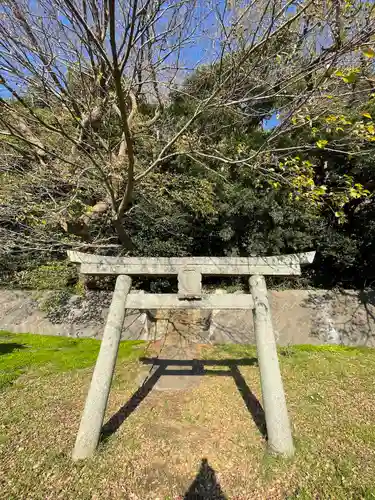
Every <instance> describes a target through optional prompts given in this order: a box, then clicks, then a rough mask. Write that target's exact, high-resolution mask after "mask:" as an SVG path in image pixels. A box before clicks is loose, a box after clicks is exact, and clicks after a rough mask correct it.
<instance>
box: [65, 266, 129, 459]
mask: <svg viewBox="0 0 375 500" xmlns="http://www.w3.org/2000/svg"><path fill="white" fill-rule="evenodd" d="M131 283H132V280H131V278H130V277H129V276H119V277H118V278H117V280H116V286H115V290H114V292H113V297H112V302H111V306H110V308H109V312H108V317H107V321H106V325H105V328H104V333H103V339H102V341H101V344H100V350H99V354H98V358H97V360H96V364H95V368H94V372H93V375H92V379H91V384H90V388H89V392H88V394H87V399H86V402H85V408H84V410H83V414H82V419H81V423H80V426H79V430H78V434H77V439H76V443H75V446H74V450H73V459H74V460H80V459H84V458H88V457H91V456H92V455H93V453H94V452H95V449H96V447H97V445H98V442H99V436H100V430H101V428H102V425H103V418H104V414H105V410H106V407H107V401H108V396H109V391H110V389H111V383H112V377H113V372H114V369H115V365H116V359H117V352H118V346H119V343H120V340H121V332H122V326H123V323H124V319H125V303H126V296H127V294H128V293H129V290H130V287H131Z"/></svg>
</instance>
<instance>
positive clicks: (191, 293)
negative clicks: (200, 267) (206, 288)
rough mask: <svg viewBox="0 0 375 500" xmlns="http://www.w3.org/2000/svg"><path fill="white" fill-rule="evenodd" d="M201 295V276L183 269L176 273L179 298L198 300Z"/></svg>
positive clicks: (191, 270)
mask: <svg viewBox="0 0 375 500" xmlns="http://www.w3.org/2000/svg"><path fill="white" fill-rule="evenodd" d="M201 294H202V275H201V273H200V272H198V271H196V270H195V269H184V270H183V271H180V272H179V273H178V296H179V298H198V297H200V296H201Z"/></svg>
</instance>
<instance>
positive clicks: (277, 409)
mask: <svg viewBox="0 0 375 500" xmlns="http://www.w3.org/2000/svg"><path fill="white" fill-rule="evenodd" d="M249 284H250V290H251V294H252V296H253V299H254V310H253V317H254V329H255V339H256V346H257V358H258V364H259V372H260V383H261V387H262V400H263V407H264V413H265V417H266V424H267V436H268V442H267V446H268V448H269V450H270V451H271V452H272V453H277V454H281V455H286V456H292V455H293V454H294V446H293V439H292V432H291V428H290V422H289V416H288V410H287V406H286V400H285V393H284V387H283V382H282V379H281V373H280V368H279V360H278V357H277V350H276V340H275V336H274V334H273V327H272V316H271V307H270V304H269V302H268V293H267V287H266V281H265V279H264V276H251V277H250V279H249Z"/></svg>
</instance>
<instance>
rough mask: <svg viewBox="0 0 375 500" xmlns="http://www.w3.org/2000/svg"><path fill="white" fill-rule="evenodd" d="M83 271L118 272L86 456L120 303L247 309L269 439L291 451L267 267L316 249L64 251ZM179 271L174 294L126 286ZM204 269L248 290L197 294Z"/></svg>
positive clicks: (84, 441)
mask: <svg viewBox="0 0 375 500" xmlns="http://www.w3.org/2000/svg"><path fill="white" fill-rule="evenodd" d="M68 257H69V259H70V261H71V262H75V263H77V264H80V272H81V273H82V274H86V275H87V274H89V275H95V274H96V275H98V274H99V275H100V274H101V275H117V279H116V286H115V290H114V293H113V298H112V302H111V306H110V309H109V313H108V318H107V322H106V325H105V329H104V334H103V338H102V342H101V346H100V351H99V354H98V358H97V361H96V365H95V369H94V372H93V375H92V380H91V384H90V388H89V391H88V395H87V399H86V403H85V408H84V410H83V415H82V419H81V423H80V427H79V430H78V434H77V439H76V443H75V447H74V451H73V459H74V460H78V459H84V458H88V457H90V456H92V455H93V454H94V452H95V449H96V447H97V445H98V442H99V438H100V432H101V428H102V425H103V419H104V414H105V410H106V406H107V401H108V396H109V391H110V387H111V382H112V376H113V372H114V369H115V364H116V358H117V352H118V347H119V343H120V338H121V330H122V326H123V322H124V319H125V311H126V309H252V310H253V319H254V330H255V338H256V347H257V357H258V365H259V371H260V381H261V388H262V400H263V407H264V412H265V419H266V426H267V435H268V447H269V450H270V451H271V452H273V453H277V454H281V455H285V456H291V455H293V453H294V446H293V439H292V433H291V427H290V422H289V417H288V411H287V406H286V401H285V394H284V388H283V383H282V379H281V374H280V368H279V362H278V357H277V350H276V342H275V337H274V333H273V327H272V320H271V311H270V306H269V303H268V298H267V288H266V282H265V279H264V276H265V275H299V274H301V264H311V263H312V262H313V260H314V257H315V252H307V253H300V254H294V255H283V256H275V257H182V258H174V257H172V258H166V257H153V258H148V257H107V256H102V255H91V254H86V253H81V252H75V251H68ZM142 275H151V276H163V275H164V276H173V275H177V277H178V294H151V293H142V294H138V293H130V288H131V283H132V278H131V276H142ZM202 275H215V276H248V277H249V285H250V291H251V294H240V295H237V294H236V295H231V294H226V295H216V294H215V295H214V294H212V295H211V294H202Z"/></svg>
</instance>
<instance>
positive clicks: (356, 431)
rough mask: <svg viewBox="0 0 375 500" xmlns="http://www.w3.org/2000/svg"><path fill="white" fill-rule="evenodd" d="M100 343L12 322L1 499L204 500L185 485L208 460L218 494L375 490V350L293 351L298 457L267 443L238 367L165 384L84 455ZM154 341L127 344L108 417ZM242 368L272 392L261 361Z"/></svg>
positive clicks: (228, 349)
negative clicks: (19, 330)
mask: <svg viewBox="0 0 375 500" xmlns="http://www.w3.org/2000/svg"><path fill="white" fill-rule="evenodd" d="M99 345H100V343H99V341H96V340H89V339H69V338H62V337H45V336H37V335H31V334H30V335H15V334H9V333H6V332H1V333H0V384H1V386H0V387H1V389H0V391H1V392H0V471H1V474H0V498H4V499H7V500H8V499H9V500H12V499H14V500H16V499H17V500H19V499H24V498H25V499H26V498H27V499H38V500H39V499H47V498H50V499H53V500H55V499H63V500H70V499H72V500H73V499H74V500H75V499H77V500H86V499H87V500H89V499H90V500H98V499H103V500H104V499H105V500H107V499H129V500H156V499H157V498H158V499H160V500H167V499H169V500H177V499H185V498H186V499H187V500H191V499H192V498H193V497H188V496H185V494H186V492H187V491H188V490H189V487H190V485H191V484H192V483H194V480H195V478H196V477H197V475H198V476H199V473H198V471H199V470H200V469H201V470H202V467H203V466H202V464H203V463H206V462H205V461H204V459H207V464H208V465H209V471H210V474H211V476H210V477H211V479H210V481H211V483H212V481H214V482H216V483H217V487H218V489H217V490H216V491H219V490H220V491H221V492H222V494H223V495H225V496H224V497H223V496H222V497H220V496H217V497H216V498H222V499H223V498H227V499H235V500H247V499H266V498H267V499H272V500H273V499H279V498H280V499H281V498H283V499H297V498H299V499H306V500H307V499H342V500H346V499H366V500H370V499H375V479H374V478H375V350H371V349H354V348H343V347H324V346H323V347H319V346H318V347H313V346H293V347H289V348H281V349H280V351H279V354H280V364H281V369H282V374H283V380H284V385H285V391H286V395H287V400H288V409H289V413H290V417H291V421H292V426H293V434H294V439H295V444H296V455H295V457H294V458H293V459H288V460H283V459H278V458H275V457H270V456H269V455H267V454H266V453H265V449H266V446H265V441H264V439H263V438H262V435H261V434H260V432H259V429H258V427H257V426H256V425H255V423H254V421H253V419H252V418H251V415H250V414H249V412H248V410H247V408H246V406H245V404H244V401H243V398H242V396H241V394H240V393H239V391H238V389H237V387H236V384H235V383H234V381H233V378H232V377H231V376H229V375H230V373H229V371H228V376H215V374H214V373H211V375H210V376H202V377H200V378H199V383H198V384H196V385H195V386H193V387H191V388H189V389H188V390H185V391H175V392H173V391H172V392H170V391H164V392H158V391H155V390H152V391H151V392H150V393H149V394H148V396H147V397H146V398H145V399H144V400H143V401H142V402H141V404H139V406H138V407H137V408H136V409H135V411H133V412H132V413H131V414H130V416H129V417H128V418H127V419H126V420H125V421H124V423H123V424H122V425H121V427H120V428H119V429H118V431H117V432H116V433H115V434H113V435H112V436H110V437H109V438H108V439H107V440H105V441H104V442H103V443H101V444H100V446H99V449H98V452H97V454H96V455H95V457H94V458H92V459H90V460H88V461H85V462H78V463H73V462H72V460H71V458H70V453H71V450H72V447H73V446H74V440H75V436H76V432H77V429H78V424H79V419H80V415H81V411H82V408H83V404H84V400H85V396H86V393H87V388H88V385H89V382H90V377H91V373H92V366H93V364H94V363H95V359H96V355H97V353H98V349H99ZM145 349H146V344H144V343H142V342H122V343H121V346H120V350H119V359H118V363H117V368H116V374H115V377H114V381H113V386H112V391H111V396H110V400H109V404H108V411H107V415H106V420H107V419H108V418H110V417H111V416H112V415H113V414H115V413H116V412H117V410H118V409H119V408H120V407H121V406H123V405H124V403H126V402H127V401H128V400H129V398H130V397H131V396H132V394H134V392H135V391H136V390H137V388H138V386H139V383H140V381H141V380H142V377H144V374H145V367H144V366H143V365H142V364H141V363H140V361H139V358H140V357H141V356H143V355H144V352H145ZM149 353H150V354H154V353H153V352H152V351H150V348H149ZM200 353H201V358H202V359H216V360H217V359H219V360H220V359H228V358H229V359H237V358H241V359H243V358H248V357H250V358H251V357H253V356H254V355H255V349H254V348H253V347H251V346H213V347H209V346H205V347H202V348H201V351H200ZM161 357H162V356H161ZM219 368H220V370H221V371H222V370H223V366H220V367H219ZM239 369H240V372H241V375H242V377H243V378H244V379H245V381H246V384H247V386H248V388H249V390H250V389H251V391H252V393H253V394H254V395H255V396H256V397H257V398H258V400H260V401H261V394H260V384H259V374H258V368H257V366H251V365H249V366H246V365H245V366H239ZM203 468H204V467H203ZM197 498H203V497H197ZM207 498H212V499H213V498H215V497H214V496H212V495H211V497H207Z"/></svg>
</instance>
